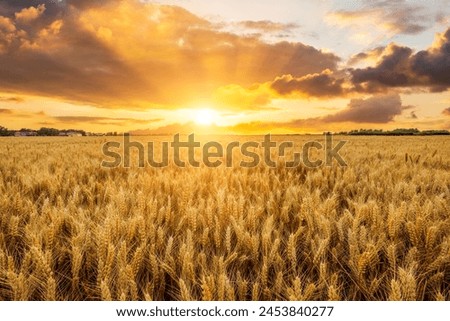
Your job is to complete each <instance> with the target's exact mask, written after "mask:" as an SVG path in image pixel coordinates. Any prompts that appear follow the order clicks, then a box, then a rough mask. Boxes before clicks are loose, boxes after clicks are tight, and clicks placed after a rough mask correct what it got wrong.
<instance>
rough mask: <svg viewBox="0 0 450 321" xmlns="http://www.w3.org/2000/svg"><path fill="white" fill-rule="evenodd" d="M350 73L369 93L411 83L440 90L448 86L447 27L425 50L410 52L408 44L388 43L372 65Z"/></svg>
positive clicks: (449, 47)
mask: <svg viewBox="0 0 450 321" xmlns="http://www.w3.org/2000/svg"><path fill="white" fill-rule="evenodd" d="M350 72H351V74H352V81H353V83H354V84H355V85H361V86H362V88H364V90H366V91H369V92H376V91H380V90H383V89H385V88H388V87H414V86H423V87H428V88H430V90H431V91H444V90H446V89H447V88H449V87H450V28H449V29H447V31H446V32H445V33H443V34H441V35H440V38H439V40H438V41H437V42H436V43H435V44H434V45H433V46H432V47H431V48H429V49H427V50H421V51H419V52H417V53H415V54H414V53H413V51H412V49H410V48H408V47H401V46H397V45H395V44H391V45H389V46H388V47H387V48H386V49H385V51H384V54H383V56H382V57H381V58H380V60H379V61H378V63H377V64H376V66H375V67H368V68H364V69H352V70H350Z"/></svg>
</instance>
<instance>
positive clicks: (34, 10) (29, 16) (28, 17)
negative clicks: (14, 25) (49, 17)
mask: <svg viewBox="0 0 450 321" xmlns="http://www.w3.org/2000/svg"><path fill="white" fill-rule="evenodd" d="M44 11H45V4H40V5H38V6H37V7H29V8H24V9H22V10H21V11H19V12H16V14H15V16H16V21H17V22H18V23H25V24H26V23H30V22H32V21H33V20H36V19H37V18H39V17H40V16H41V15H42V14H43V13H44Z"/></svg>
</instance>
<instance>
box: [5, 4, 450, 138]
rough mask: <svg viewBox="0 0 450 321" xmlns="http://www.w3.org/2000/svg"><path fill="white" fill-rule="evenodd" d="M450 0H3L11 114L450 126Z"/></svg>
mask: <svg viewBox="0 0 450 321" xmlns="http://www.w3.org/2000/svg"><path fill="white" fill-rule="evenodd" d="M449 88H450V0H441V1H433V0H430V1H413V0H391V1H387V0H386V1H384V0H371V1H369V0H362V1H350V0H348V1H345V0H344V1H331V0H318V1H306V0H305V1H303V0H277V1H270V0H259V1H257V2H256V1H245V0H239V1H238V0H227V1H223V0H208V1H205V0H160V1H150V0H148V1H144V0H141V1H139V0H60V1H59V0H52V1H50V0H30V1H25V0H15V1H2V0H0V126H4V127H7V128H10V129H20V128H31V129H38V128H41V127H51V128H58V129H69V128H71V129H84V130H87V131H91V132H110V131H117V132H128V131H131V132H134V133H140V134H172V133H191V132H201V133H202V132H204V133H224V134H228V133H232V134H257V133H258V134H263V133H277V134H281V133H306V132H309V133H316V132H317V133H319V132H322V131H346V130H352V129H359V128H377V129H385V130H389V129H394V128H413V127H414V128H419V129H423V130H425V129H450V91H449Z"/></svg>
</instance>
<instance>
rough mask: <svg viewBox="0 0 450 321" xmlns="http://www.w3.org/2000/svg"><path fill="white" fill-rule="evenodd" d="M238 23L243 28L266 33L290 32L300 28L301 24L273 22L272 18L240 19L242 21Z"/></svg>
mask: <svg viewBox="0 0 450 321" xmlns="http://www.w3.org/2000/svg"><path fill="white" fill-rule="evenodd" d="M236 25H237V26H239V27H241V28H247V29H252V30H257V31H261V32H265V33H271V32H276V33H278V32H290V31H292V30H294V29H297V28H299V25H297V24H295V23H280V22H273V21H270V20H259V21H251V20H247V21H240V22H238V23H236Z"/></svg>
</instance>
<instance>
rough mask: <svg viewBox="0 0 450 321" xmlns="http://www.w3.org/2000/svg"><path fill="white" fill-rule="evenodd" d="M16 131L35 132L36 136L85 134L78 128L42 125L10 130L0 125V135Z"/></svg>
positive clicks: (11, 133)
mask: <svg viewBox="0 0 450 321" xmlns="http://www.w3.org/2000/svg"><path fill="white" fill-rule="evenodd" d="M17 132H19V133H20V132H23V133H35V134H36V136H61V134H68V133H77V134H80V135H82V136H86V132H85V131H84V130H79V129H64V130H59V129H56V128H46V127H42V128H41V129H39V130H33V129H28V128H22V129H20V130H10V129H8V128H6V127H3V126H0V136H14V135H15V133H17Z"/></svg>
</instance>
